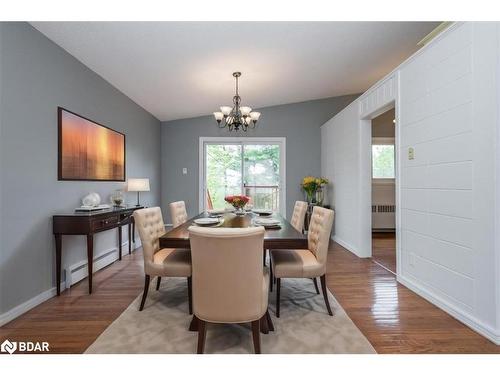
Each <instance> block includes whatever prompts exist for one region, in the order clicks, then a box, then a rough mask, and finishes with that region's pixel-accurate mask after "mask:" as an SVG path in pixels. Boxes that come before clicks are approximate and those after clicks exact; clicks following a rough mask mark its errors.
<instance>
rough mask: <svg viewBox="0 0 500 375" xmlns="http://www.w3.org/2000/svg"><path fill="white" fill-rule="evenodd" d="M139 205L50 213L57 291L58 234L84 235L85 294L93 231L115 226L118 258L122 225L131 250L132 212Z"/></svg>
mask: <svg viewBox="0 0 500 375" xmlns="http://www.w3.org/2000/svg"><path fill="white" fill-rule="evenodd" d="M141 208H144V207H143V206H128V207H113V208H110V209H107V210H99V211H93V212H74V213H70V214H59V215H54V216H53V217H52V219H53V220H52V227H53V232H54V236H55V239H56V283H57V284H56V288H57V295H58V296H59V295H60V294H61V260H62V236H63V235H84V236H87V262H88V272H89V276H88V280H89V294H91V293H92V265H93V260H94V234H95V233H99V232H103V231H106V230H110V229H114V228H118V259H119V260H122V226H124V225H128V253H129V254H131V252H132V241H133V242H134V243H135V223H134V217H133V216H132V214H133V213H134V211H135V210H138V209H141Z"/></svg>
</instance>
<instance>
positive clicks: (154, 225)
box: [134, 207, 193, 314]
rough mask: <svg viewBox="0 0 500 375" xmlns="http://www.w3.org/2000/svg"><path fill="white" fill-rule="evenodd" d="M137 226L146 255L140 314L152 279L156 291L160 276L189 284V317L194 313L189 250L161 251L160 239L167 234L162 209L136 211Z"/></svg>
mask: <svg viewBox="0 0 500 375" xmlns="http://www.w3.org/2000/svg"><path fill="white" fill-rule="evenodd" d="M134 220H135V226H136V227H137V230H138V232H139V237H140V238H141V243H142V250H143V253H144V274H145V281H144V292H143V293H142V300H141V305H140V307H139V311H142V310H143V308H144V303H145V302H146V297H147V295H148V290H149V284H150V281H151V277H155V276H156V277H157V278H158V279H157V284H156V290H158V289H159V287H160V281H161V277H162V276H165V277H186V278H187V283H188V301H189V314H192V310H193V307H192V306H193V305H192V297H191V253H190V251H189V249H166V248H165V249H160V244H159V238H160V237H161V236H162V235H163V234H164V233H165V224H164V223H163V217H162V214H161V209H160V207H150V208H143V209H141V210H136V211H134Z"/></svg>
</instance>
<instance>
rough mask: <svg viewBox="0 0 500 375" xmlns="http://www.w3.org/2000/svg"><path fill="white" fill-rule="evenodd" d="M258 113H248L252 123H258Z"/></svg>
mask: <svg viewBox="0 0 500 375" xmlns="http://www.w3.org/2000/svg"><path fill="white" fill-rule="evenodd" d="M259 117H260V112H250V118H251V119H252V121H253V122H257V121H259Z"/></svg>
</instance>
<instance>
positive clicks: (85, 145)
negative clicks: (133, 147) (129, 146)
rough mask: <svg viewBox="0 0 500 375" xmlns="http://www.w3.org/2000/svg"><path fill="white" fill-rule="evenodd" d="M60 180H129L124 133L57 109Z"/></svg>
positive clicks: (58, 171) (62, 109)
mask: <svg viewBox="0 0 500 375" xmlns="http://www.w3.org/2000/svg"><path fill="white" fill-rule="evenodd" d="M57 122H58V168H57V176H58V177H57V178H58V181H103V182H104V181H114V182H124V181H125V180H126V138H125V134H123V133H120V132H118V131H116V130H114V129H111V128H109V127H107V126H105V125H102V124H100V123H98V122H96V121H94V120H91V119H89V118H87V117H84V116H81V115H79V114H77V113H75V112H72V111H70V110H68V109H66V108H63V107H57Z"/></svg>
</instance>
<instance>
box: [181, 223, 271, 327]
mask: <svg viewBox="0 0 500 375" xmlns="http://www.w3.org/2000/svg"><path fill="white" fill-rule="evenodd" d="M189 239H190V242H191V261H192V267H193V276H192V277H193V311H194V314H195V315H196V316H197V317H198V318H200V319H202V320H204V321H207V322H216V323H242V322H250V321H254V320H257V319H260V318H261V317H262V316H263V315H264V313H265V312H266V309H267V300H268V296H267V289H266V293H265V294H266V295H264V283H265V281H264V268H263V266H262V255H263V246H264V228H263V227H250V228H201V227H195V226H191V227H189ZM266 287H267V284H266Z"/></svg>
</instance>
